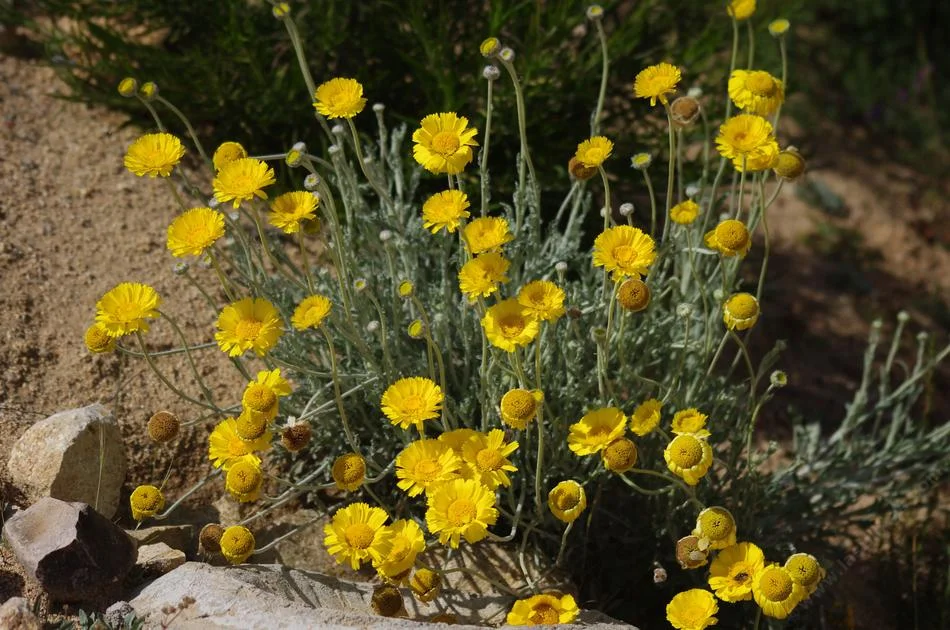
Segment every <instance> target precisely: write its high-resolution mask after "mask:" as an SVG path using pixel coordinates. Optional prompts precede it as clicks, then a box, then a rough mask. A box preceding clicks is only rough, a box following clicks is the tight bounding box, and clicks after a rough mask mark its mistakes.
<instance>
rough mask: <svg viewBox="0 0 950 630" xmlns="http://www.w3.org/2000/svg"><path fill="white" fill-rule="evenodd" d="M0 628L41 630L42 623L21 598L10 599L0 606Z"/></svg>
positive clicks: (7, 629) (8, 629)
mask: <svg viewBox="0 0 950 630" xmlns="http://www.w3.org/2000/svg"><path fill="white" fill-rule="evenodd" d="M0 628H3V629H4V630H43V622H42V621H40V619H39V617H37V616H36V615H34V614H33V610H32V609H31V608H30V603H29V602H28V601H26V599H25V598H23V597H11V598H10V599H8V600H7V601H6V602H4V604H3V605H2V606H0Z"/></svg>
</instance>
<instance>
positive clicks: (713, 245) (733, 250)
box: [703, 219, 752, 257]
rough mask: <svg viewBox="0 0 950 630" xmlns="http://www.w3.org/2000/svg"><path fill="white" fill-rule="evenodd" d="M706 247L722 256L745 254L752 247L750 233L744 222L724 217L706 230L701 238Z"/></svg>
mask: <svg viewBox="0 0 950 630" xmlns="http://www.w3.org/2000/svg"><path fill="white" fill-rule="evenodd" d="M703 241H704V242H705V243H706V247H709V248H710V249H714V250H716V251H717V252H719V253H720V254H722V255H723V256H726V257H731V256H745V255H746V254H747V253H748V252H749V248H750V247H752V235H750V234H749V228H747V227H746V226H745V223H743V222H742V221H738V220H736V219H726V220H725V221H723V222H722V223H720V224H719V225H717V226H716V229H714V230H712V231H710V232H707V233H706V236H705V237H704V238H703Z"/></svg>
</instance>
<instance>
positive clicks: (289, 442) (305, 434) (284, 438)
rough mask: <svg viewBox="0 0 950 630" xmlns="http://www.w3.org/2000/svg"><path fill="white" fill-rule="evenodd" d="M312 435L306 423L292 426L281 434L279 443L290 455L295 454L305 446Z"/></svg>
mask: <svg viewBox="0 0 950 630" xmlns="http://www.w3.org/2000/svg"><path fill="white" fill-rule="evenodd" d="M312 434H313V431H312V430H311V429H310V424H308V423H306V422H301V423H299V424H293V425H291V426H289V427H287V428H285V429H284V430H283V431H282V432H281V434H280V443H281V444H283V445H284V448H286V449H287V450H288V451H290V452H291V453H296V452H298V451H300V450H303V448H304V447H305V446H307V444H308V443H309V442H310V436H311V435H312Z"/></svg>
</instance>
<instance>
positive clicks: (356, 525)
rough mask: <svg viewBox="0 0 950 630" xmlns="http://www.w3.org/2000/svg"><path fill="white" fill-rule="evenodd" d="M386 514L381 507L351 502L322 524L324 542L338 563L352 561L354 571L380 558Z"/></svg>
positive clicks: (381, 555)
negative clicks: (365, 563) (367, 562)
mask: <svg viewBox="0 0 950 630" xmlns="http://www.w3.org/2000/svg"><path fill="white" fill-rule="evenodd" d="M387 518H388V517H387V516H386V512H384V511H383V510H382V508H378V507H370V506H368V505H367V504H365V503H352V504H350V505H348V506H346V507H344V508H340V509H339V510H337V512H336V514H334V515H333V520H331V521H330V522H329V523H327V524H326V525H324V526H323V533H324V534H326V536H325V537H324V539H323V544H324V545H325V546H326V548H327V551H328V552H329V553H330V555H331V556H333V557H334V558H336V561H337V564H342V563H343V562H344V561H346V562H349V563H350V568H352V569H353V570H354V571H356V570H357V569H359V568H360V565H361V564H363V563H364V562H366V561H371V562H373V563H377V562H380V561H382V559H383V543H382V539H383V536H382V527H383V524H384V523H385V522H386V519H387Z"/></svg>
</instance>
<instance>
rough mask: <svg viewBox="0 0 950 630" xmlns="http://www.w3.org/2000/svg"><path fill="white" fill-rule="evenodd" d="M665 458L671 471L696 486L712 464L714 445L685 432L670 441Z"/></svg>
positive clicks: (664, 452) (664, 453) (664, 454)
mask: <svg viewBox="0 0 950 630" xmlns="http://www.w3.org/2000/svg"><path fill="white" fill-rule="evenodd" d="M663 459H665V460H666V466H667V467H668V468H669V469H670V472H672V473H673V474H674V475H676V476H678V477H681V478H682V479H683V481H685V482H686V483H687V484H689V485H691V486H695V485H696V484H697V483H699V480H700V479H702V478H703V475H705V474H706V472H707V471H708V470H709V467H710V466H711V465H712V460H713V454H712V447H711V446H709V444H708V443H707V442H706V440H705V439H703V438H700V437H697V436H695V435H691V434H689V433H684V434H682V435H677V436H676V437H675V438H673V439H672V440H671V441H670V443H669V445H667V447H666V449H665V450H664V451H663Z"/></svg>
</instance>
